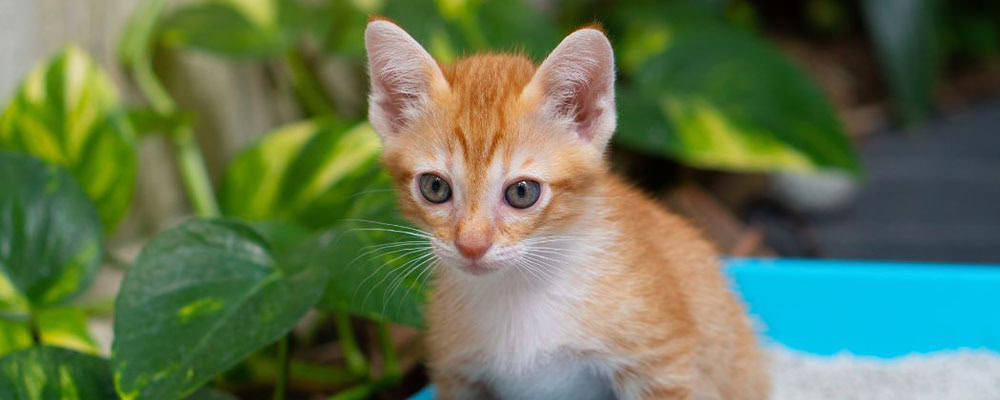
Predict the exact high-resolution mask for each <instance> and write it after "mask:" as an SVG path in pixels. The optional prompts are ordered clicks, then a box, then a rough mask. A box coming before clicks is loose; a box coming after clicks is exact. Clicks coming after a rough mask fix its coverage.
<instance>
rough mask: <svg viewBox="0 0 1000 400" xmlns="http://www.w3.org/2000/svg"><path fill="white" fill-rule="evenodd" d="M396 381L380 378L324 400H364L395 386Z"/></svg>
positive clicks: (394, 379) (395, 379)
mask: <svg viewBox="0 0 1000 400" xmlns="http://www.w3.org/2000/svg"><path fill="white" fill-rule="evenodd" d="M396 381H397V378H392V379H389V377H382V378H379V379H376V380H374V381H370V382H365V383H362V384H360V385H357V386H354V387H351V388H348V389H345V390H342V391H340V393H337V394H335V395H333V396H330V397H327V398H326V400H365V399H367V398H370V397H372V396H374V395H375V393H378V392H379V391H380V390H382V389H385V388H388V387H391V386H393V385H395V384H396Z"/></svg>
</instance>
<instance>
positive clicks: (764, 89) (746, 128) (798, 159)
mask: <svg viewBox="0 0 1000 400" xmlns="http://www.w3.org/2000/svg"><path fill="white" fill-rule="evenodd" d="M619 13H620V14H619V15H617V17H616V18H617V19H620V20H621V21H620V22H622V23H623V24H624V25H623V26H625V27H626V29H625V33H624V34H623V37H622V40H621V41H620V42H619V43H618V49H617V50H618V54H620V55H622V68H623V70H624V71H625V72H626V73H628V74H629V75H630V76H631V78H632V79H631V80H629V81H625V82H623V83H622V84H621V85H620V88H619V92H618V102H619V105H618V110H619V129H618V132H617V134H616V137H615V140H616V142H617V143H618V144H621V145H624V146H627V147H630V148H633V149H635V150H637V151H641V152H645V153H649V154H652V155H657V156H665V157H670V158H675V159H677V160H679V161H681V162H683V163H685V164H688V165H692V166H696V167H701V168H709V169H726V170H737V171H773V170H794V171H814V170H819V169H840V170H844V171H847V172H851V173H858V172H859V169H860V167H859V166H858V161H857V156H856V154H855V151H854V149H853V147H852V145H851V143H850V142H849V141H848V139H847V136H846V135H845V133H844V130H843V128H842V126H841V124H840V121H839V120H838V119H837V116H836V114H835V113H834V110H833V108H832V107H831V105H830V104H829V102H828V101H827V99H826V96H825V95H824V94H823V92H822V91H820V90H819V88H817V87H816V85H815V84H813V82H811V81H810V80H809V78H808V76H807V75H806V74H805V73H803V71H802V70H801V69H800V68H798V67H797V66H795V65H794V64H793V63H792V62H790V61H789V60H788V59H786V58H785V57H784V56H783V55H782V54H781V53H779V52H778V51H777V50H775V49H774V48H772V47H771V46H770V45H769V44H768V43H767V42H765V41H764V40H762V39H760V38H758V37H756V36H754V34H753V33H751V32H748V31H744V30H741V29H737V28H733V27H731V26H727V25H726V24H724V23H723V22H721V21H719V20H718V19H717V17H715V16H712V15H709V14H706V13H704V12H703V11H699V8H697V7H695V6H693V5H691V4H689V3H670V2H661V3H641V4H640V3H636V4H631V5H629V6H625V7H623V8H622V10H620V11H619Z"/></svg>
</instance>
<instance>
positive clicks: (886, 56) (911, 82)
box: [861, 0, 940, 123]
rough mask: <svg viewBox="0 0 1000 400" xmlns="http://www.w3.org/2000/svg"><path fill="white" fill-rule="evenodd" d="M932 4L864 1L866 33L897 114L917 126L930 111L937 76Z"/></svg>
mask: <svg viewBox="0 0 1000 400" xmlns="http://www.w3.org/2000/svg"><path fill="white" fill-rule="evenodd" d="M937 3H938V2H937V1H935V0H865V1H863V2H862V3H861V4H862V10H863V11H864V15H865V20H866V22H867V23H868V31H869V32H870V33H871V37H872V41H873V42H874V44H875V50H876V51H877V54H878V58H879V61H880V62H881V67H882V74H883V75H884V76H885V79H886V80H887V81H888V82H889V88H890V89H891V90H892V96H893V102H894V103H895V105H896V112H897V113H899V114H900V116H901V117H902V118H903V120H904V121H906V122H907V123H918V122H921V121H922V120H923V119H925V118H926V117H927V113H928V112H929V111H930V107H931V102H932V96H933V89H934V81H935V78H937V73H938V61H939V56H940V54H939V49H938V46H939V44H940V43H939V40H938V37H937V31H938V26H937V21H936V14H937V11H939V10H938V7H937Z"/></svg>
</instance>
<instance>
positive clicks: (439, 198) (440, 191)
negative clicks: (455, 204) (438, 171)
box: [420, 174, 451, 203]
mask: <svg viewBox="0 0 1000 400" xmlns="http://www.w3.org/2000/svg"><path fill="white" fill-rule="evenodd" d="M420 194H422V195H424V198H425V199H427V201H429V202H431V203H444V202H446V201H448V199H450V198H451V186H448V182H447V181H445V180H444V178H442V177H440V176H437V175H434V174H423V175H420Z"/></svg>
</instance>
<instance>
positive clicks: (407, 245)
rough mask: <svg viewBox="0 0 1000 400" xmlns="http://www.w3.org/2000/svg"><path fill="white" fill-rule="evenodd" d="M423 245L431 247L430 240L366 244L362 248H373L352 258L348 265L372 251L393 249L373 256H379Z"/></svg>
mask: <svg viewBox="0 0 1000 400" xmlns="http://www.w3.org/2000/svg"><path fill="white" fill-rule="evenodd" d="M422 244H426V246H420V245H422ZM396 247H401V248H402V249H396ZM423 247H426V248H430V242H428V241H426V240H410V241H403V242H393V243H383V244H375V245H371V246H365V247H362V248H361V250H365V249H369V248H371V250H368V251H365V252H363V253H361V254H359V255H358V256H357V257H354V259H352V260H351V262H349V263H347V266H351V265H354V263H355V262H356V261H358V260H359V259H360V258H362V257H364V256H367V255H369V254H372V253H377V252H379V251H380V250H386V249H392V251H389V252H386V253H382V254H377V255H375V256H373V257H372V258H377V257H380V256H383V255H388V254H393V253H395V252H397V251H400V250H410V249H416V248H423Z"/></svg>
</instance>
